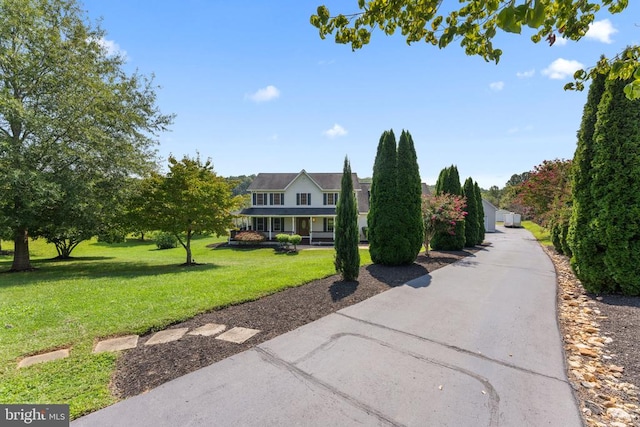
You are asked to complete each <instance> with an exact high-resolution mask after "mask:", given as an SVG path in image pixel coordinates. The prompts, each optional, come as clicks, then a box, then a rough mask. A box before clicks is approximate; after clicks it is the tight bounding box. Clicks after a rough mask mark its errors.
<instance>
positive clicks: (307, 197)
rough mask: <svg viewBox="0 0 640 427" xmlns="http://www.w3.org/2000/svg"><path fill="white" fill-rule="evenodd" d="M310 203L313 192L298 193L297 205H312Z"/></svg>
mask: <svg viewBox="0 0 640 427" xmlns="http://www.w3.org/2000/svg"><path fill="white" fill-rule="evenodd" d="M310 204H311V193H297V194H296V205H310Z"/></svg>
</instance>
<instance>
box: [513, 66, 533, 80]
mask: <svg viewBox="0 0 640 427" xmlns="http://www.w3.org/2000/svg"><path fill="white" fill-rule="evenodd" d="M535 73H536V70H535V69H533V68H532V69H530V70H528V71H523V72H520V71H518V72H517V73H516V76H517V77H518V78H519V79H528V78H531V77H533V76H534V74H535Z"/></svg>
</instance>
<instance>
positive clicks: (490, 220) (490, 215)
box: [482, 199, 498, 233]
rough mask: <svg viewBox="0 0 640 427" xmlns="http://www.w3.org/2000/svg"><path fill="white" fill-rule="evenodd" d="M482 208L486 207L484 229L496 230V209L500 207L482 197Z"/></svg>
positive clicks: (488, 231)
mask: <svg viewBox="0 0 640 427" xmlns="http://www.w3.org/2000/svg"><path fill="white" fill-rule="evenodd" d="M482 209H484V231H486V232H487V233H495V232H496V211H497V210H498V208H496V207H495V206H493V205H492V204H491V203H489V202H488V201H486V200H485V199H482Z"/></svg>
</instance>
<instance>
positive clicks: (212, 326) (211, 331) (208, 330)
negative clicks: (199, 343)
mask: <svg viewBox="0 0 640 427" xmlns="http://www.w3.org/2000/svg"><path fill="white" fill-rule="evenodd" d="M225 329H227V326H226V325H218V324H216V323H207V324H206V325H203V326H200V327H199V328H197V329H194V330H193V331H191V332H189V333H188V334H187V335H201V336H203V337H210V336H212V335H217V334H219V333H220V332H222V331H224V330H225Z"/></svg>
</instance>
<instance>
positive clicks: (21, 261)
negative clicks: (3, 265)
mask: <svg viewBox="0 0 640 427" xmlns="http://www.w3.org/2000/svg"><path fill="white" fill-rule="evenodd" d="M14 245H15V248H14V253H13V265H12V266H11V270H10V271H27V270H33V267H32V266H31V259H30V258H29V232H28V230H26V229H22V230H17V231H16V234H15V237H14Z"/></svg>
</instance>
